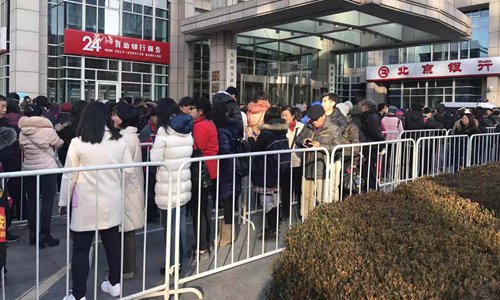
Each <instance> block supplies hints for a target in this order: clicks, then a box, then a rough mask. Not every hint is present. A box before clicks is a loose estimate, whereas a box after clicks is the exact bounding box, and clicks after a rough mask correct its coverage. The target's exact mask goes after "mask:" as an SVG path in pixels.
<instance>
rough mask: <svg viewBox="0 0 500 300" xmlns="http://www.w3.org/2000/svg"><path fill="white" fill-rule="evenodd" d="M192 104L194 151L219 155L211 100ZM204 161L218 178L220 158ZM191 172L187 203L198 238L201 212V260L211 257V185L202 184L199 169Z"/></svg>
mask: <svg viewBox="0 0 500 300" xmlns="http://www.w3.org/2000/svg"><path fill="white" fill-rule="evenodd" d="M189 106H190V107H189V114H190V115H191V116H192V117H193V119H194V127H193V138H194V143H193V148H194V151H193V153H195V152H196V151H197V150H199V151H201V153H202V155H203V156H213V155H217V154H218V153H219V139H218V137H217V128H216V127H215V125H214V123H213V122H212V105H211V104H210V101H209V100H208V99H204V98H194V99H193V101H192V102H191V103H190V105H189ZM202 164H205V166H206V170H207V171H208V175H209V177H210V179H211V180H212V182H213V181H215V179H216V178H217V161H216V160H209V161H205V162H202ZM199 165H200V164H199V163H195V164H194V167H195V169H196V170H199ZM192 170H193V168H192ZM191 173H192V174H191V180H192V190H191V201H189V202H188V204H189V207H190V209H191V216H193V229H194V233H195V237H196V236H197V233H198V211H200V220H199V222H200V224H199V244H198V240H197V241H196V243H195V245H194V246H195V247H194V248H195V254H196V252H198V253H199V255H200V259H202V260H206V259H209V257H210V256H209V255H210V254H209V249H210V214H209V210H208V195H209V194H210V186H204V185H203V183H202V184H200V179H199V171H194V172H193V171H192V172H191ZM202 180H203V179H202ZM212 184H213V183H212Z"/></svg>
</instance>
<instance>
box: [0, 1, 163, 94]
mask: <svg viewBox="0 0 500 300" xmlns="http://www.w3.org/2000/svg"><path fill="white" fill-rule="evenodd" d="M0 10H1V14H0V26H1V27H5V28H6V29H7V30H6V31H7V36H6V41H7V49H6V51H5V53H3V54H1V55H0V70H1V71H0V93H1V94H6V93H7V92H17V93H20V94H21V95H24V94H27V95H30V96H31V97H34V96H36V95H39V94H41V95H47V96H48V97H49V99H50V100H51V101H58V102H64V101H69V100H70V99H73V98H81V99H87V100H90V99H108V100H116V99H117V98H119V97H123V96H131V97H137V96H142V97H144V98H151V99H159V98H161V97H166V96H167V95H168V63H169V61H168V59H169V57H168V55H169V53H168V52H169V50H170V49H169V44H168V42H169V35H168V27H169V26H168V22H169V18H168V17H169V11H168V2H167V1H166V0H134V1H123V0H41V1H24V0H2V1H1V2H0ZM68 41H70V42H68ZM125 46H126V48H125Z"/></svg>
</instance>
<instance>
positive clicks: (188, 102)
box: [179, 96, 193, 114]
mask: <svg viewBox="0 0 500 300" xmlns="http://www.w3.org/2000/svg"><path fill="white" fill-rule="evenodd" d="M192 103H193V97H189V96H186V97H183V98H182V99H181V100H179V109H180V110H181V112H182V113H184V114H189V113H190V112H191V109H192V108H193V105H192Z"/></svg>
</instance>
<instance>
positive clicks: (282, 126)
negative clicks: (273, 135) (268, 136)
mask: <svg viewBox="0 0 500 300" xmlns="http://www.w3.org/2000/svg"><path fill="white" fill-rule="evenodd" d="M260 129H261V130H270V131H284V132H285V133H286V131H287V130H288V124H286V123H274V124H262V126H261V127H260Z"/></svg>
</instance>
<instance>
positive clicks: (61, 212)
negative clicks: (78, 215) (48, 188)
mask: <svg viewBox="0 0 500 300" xmlns="http://www.w3.org/2000/svg"><path fill="white" fill-rule="evenodd" d="M66 214H67V211H66V206H59V215H61V216H65V215H66Z"/></svg>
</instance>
